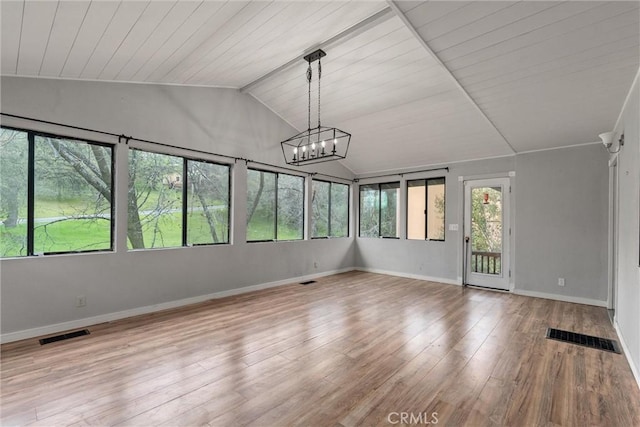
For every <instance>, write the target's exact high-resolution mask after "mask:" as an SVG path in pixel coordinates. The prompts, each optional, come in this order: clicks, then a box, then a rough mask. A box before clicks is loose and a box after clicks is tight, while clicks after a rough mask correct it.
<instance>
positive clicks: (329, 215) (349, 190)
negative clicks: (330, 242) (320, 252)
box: [310, 178, 351, 240]
mask: <svg viewBox="0 0 640 427" xmlns="http://www.w3.org/2000/svg"><path fill="white" fill-rule="evenodd" d="M313 181H318V182H324V183H328V184H329V201H328V205H329V208H328V218H327V235H326V236H317V237H314V236H310V237H311V239H312V240H313V239H345V238H348V237H349V233H350V232H351V212H350V210H351V209H349V207H350V206H351V185H349V184H345V183H343V182H335V181H329V180H325V179H315V178H312V179H311V188H313ZM333 184H338V185H345V186H346V187H347V235H346V236H332V235H331V188H332V186H333ZM311 208H312V209H313V204H312V207H311ZM311 219H313V213H312V218H311ZM310 234H312V233H310Z"/></svg>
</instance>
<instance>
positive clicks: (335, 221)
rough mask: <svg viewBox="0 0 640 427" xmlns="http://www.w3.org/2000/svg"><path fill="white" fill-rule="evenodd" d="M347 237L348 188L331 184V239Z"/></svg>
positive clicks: (343, 185)
mask: <svg viewBox="0 0 640 427" xmlns="http://www.w3.org/2000/svg"><path fill="white" fill-rule="evenodd" d="M347 236H349V186H348V185H345V184H336V183H335V182H332V183H331V237H347Z"/></svg>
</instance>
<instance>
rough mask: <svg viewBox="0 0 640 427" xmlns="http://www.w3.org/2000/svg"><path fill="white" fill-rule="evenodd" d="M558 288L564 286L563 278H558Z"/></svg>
mask: <svg viewBox="0 0 640 427" xmlns="http://www.w3.org/2000/svg"><path fill="white" fill-rule="evenodd" d="M558 286H564V277H558Z"/></svg>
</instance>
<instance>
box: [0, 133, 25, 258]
mask: <svg viewBox="0 0 640 427" xmlns="http://www.w3.org/2000/svg"><path fill="white" fill-rule="evenodd" d="M28 156H29V144H28V139H27V133H26V132H20V131H16V130H11V129H1V130H0V256H1V257H3V258H4V257H14V256H24V255H27V168H28Z"/></svg>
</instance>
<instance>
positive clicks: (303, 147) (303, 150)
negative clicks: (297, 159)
mask: <svg viewBox="0 0 640 427" xmlns="http://www.w3.org/2000/svg"><path fill="white" fill-rule="evenodd" d="M305 151H307V146H306V145H303V146H302V152H303V153H304V152H305Z"/></svg>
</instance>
